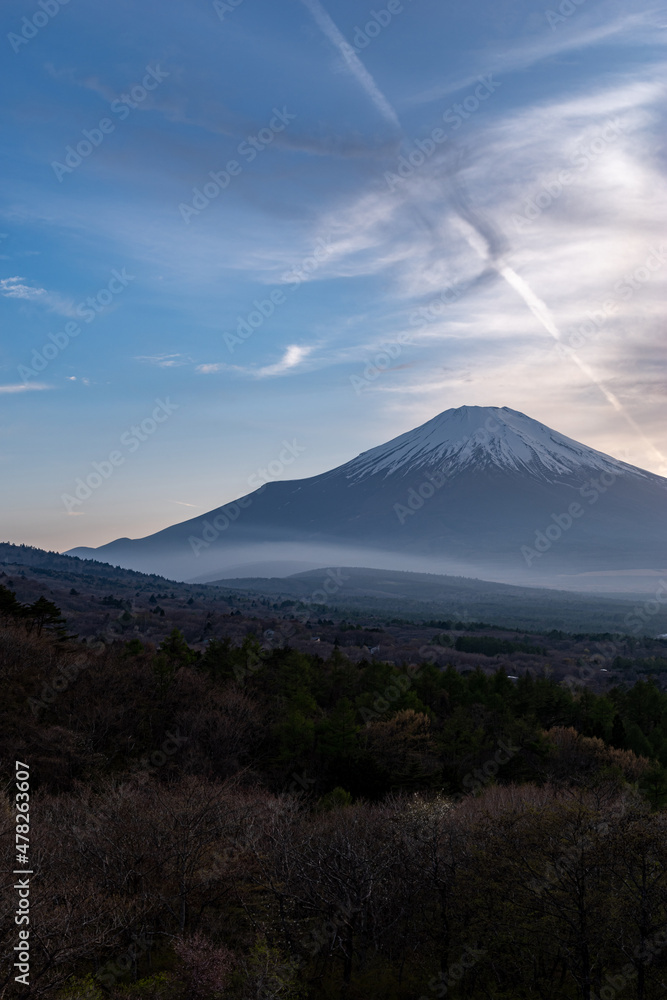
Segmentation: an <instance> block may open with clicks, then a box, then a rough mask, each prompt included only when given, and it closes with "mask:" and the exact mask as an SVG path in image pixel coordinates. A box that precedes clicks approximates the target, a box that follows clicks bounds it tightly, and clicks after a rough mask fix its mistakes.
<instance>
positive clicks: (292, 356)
mask: <svg viewBox="0 0 667 1000" xmlns="http://www.w3.org/2000/svg"><path fill="white" fill-rule="evenodd" d="M312 350H313V348H312V347H307V346H304V345H300V344H290V346H289V347H288V348H287V350H286V351H285V353H284V354H283V356H282V358H281V359H280V361H278V362H277V364H274V365H266V366H265V367H264V368H259V369H258V370H257V371H256V372H255V373H254V374H255V375H256V376H257V378H268V377H270V376H272V375H284V374H285V373H286V372H288V371H291V370H292V368H296V367H297V366H298V365H300V364H301V362H302V361H303V360H304V359H305V358H307V357H308V355H309V354H310V353H311V352H312Z"/></svg>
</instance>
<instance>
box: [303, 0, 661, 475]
mask: <svg viewBox="0 0 667 1000" xmlns="http://www.w3.org/2000/svg"><path fill="white" fill-rule="evenodd" d="M301 2H302V3H303V4H304V6H305V7H307V8H308V10H309V11H310V13H311V14H312V15H313V17H314V19H315V21H316V22H317V24H318V25H319V27H320V28H321V29H322V31H323V32H324V34H325V35H326V37H327V38H328V39H329V41H330V42H331V43H332V44H333V45H334V46H335V47H336V48H337V49H338V50H339V52H340V53H341V55H342V56H343V59H344V60H345V62H346V63H347V65H348V68H349V70H350V72H351V73H352V74H353V75H354V76H355V77H356V78H357V80H358V81H359V83H360V84H361V86H362V87H363V88H364V90H365V91H366V93H367V94H368V96H369V97H370V99H371V100H372V102H373V104H374V105H375V107H376V108H377V109H378V111H379V112H380V114H381V115H382V117H383V118H384V119H385V121H387V122H389V123H390V124H391V125H392V126H393V127H394V128H395V129H396V130H397V131H398V132H399V133H401V135H402V142H405V140H406V137H405V135H404V134H403V129H402V126H401V123H400V121H399V118H398V115H397V114H396V111H395V110H394V108H393V107H392V106H391V104H390V103H389V101H388V100H387V98H386V97H385V96H384V94H383V93H382V91H381V90H380V88H379V87H378V85H377V84H376V82H375V80H374V79H373V77H372V76H371V74H370V73H369V72H368V70H367V69H366V67H365V66H364V65H363V63H362V62H361V60H360V59H359V58H358V56H357V54H356V53H355V51H354V49H353V48H352V46H351V45H350V44H349V43H348V42H346V41H345V38H344V37H343V35H342V33H341V32H340V31H339V29H338V27H337V26H336V24H335V23H334V22H333V20H332V19H331V17H330V16H329V14H328V13H327V12H326V10H325V9H324V7H323V6H322V4H321V2H320V0H301ZM458 159H459V163H458V164H456V165H454V167H453V168H450V170H448V171H447V176H448V180H449V181H450V186H451V194H452V203H453V205H454V208H455V210H456V211H457V212H458V214H459V216H460V217H461V218H462V219H463V220H464V221H465V222H467V223H468V225H469V226H470V227H471V228H472V229H474V230H475V232H476V233H477V234H478V235H479V236H481V238H482V240H483V241H484V244H485V246H486V248H487V253H486V255H485V254H484V253H483V252H482V251H481V249H480V247H479V246H475V244H474V243H473V241H472V240H470V239H469V240H468V242H469V243H470V244H471V246H474V248H475V249H476V250H477V252H478V253H479V255H480V257H481V258H482V259H483V260H486V263H487V267H488V268H490V269H491V270H493V271H495V272H496V274H498V275H499V276H500V277H501V278H503V279H504V280H505V281H506V282H507V284H508V285H509V286H510V288H513V289H514V291H515V292H516V293H517V294H518V295H519V296H520V298H521V299H522V300H523V301H524V302H525V303H526V305H527V306H528V308H529V309H530V311H531V312H532V314H533V315H534V316H535V318H536V319H537V320H539V322H540V323H541V324H542V326H543V327H544V329H545V330H546V331H547V333H549V334H550V335H551V336H552V337H553V338H554V340H555V341H557V342H558V343H559V344H561V346H562V347H564V348H565V350H566V352H567V354H568V355H569V357H571V358H572V360H573V361H574V363H575V364H576V365H577V366H578V368H579V369H580V371H581V372H582V373H583V374H584V375H585V376H586V378H588V379H590V381H591V383H592V384H593V385H594V386H596V388H597V389H598V390H599V391H600V392H601V393H602V395H603V396H604V398H605V399H606V400H607V402H608V403H609V404H610V406H612V407H613V408H614V410H615V411H616V412H617V413H619V414H620V415H621V416H622V417H623V418H624V420H625V421H626V422H627V423H628V424H629V426H630V427H631V428H632V429H633V431H634V432H635V433H636V434H637V435H638V436H639V438H640V439H641V440H642V441H643V443H644V445H645V446H646V447H648V448H649V449H650V451H652V452H653V453H654V454H655V455H656V456H657V457H658V458H659V460H660V462H661V465H662V467H663V468H665V469H667V458H666V457H665V456H664V455H663V454H662V452H661V451H660V450H659V449H658V448H656V446H655V445H654V444H653V442H651V441H649V439H648V438H647V437H646V435H645V434H644V432H643V431H642V429H641V427H639V425H638V424H637V423H636V421H635V420H634V418H633V417H632V416H631V415H630V414H629V413H628V412H627V410H626V409H625V407H624V406H623V404H622V403H621V401H620V400H619V399H618V397H617V396H615V395H614V393H613V392H611V390H609V389H608V388H607V387H606V385H605V384H604V383H603V382H602V381H600V379H599V378H598V377H597V376H596V375H595V372H593V371H592V369H590V368H589V367H588V365H587V364H586V363H585V362H584V361H582V360H581V358H580V357H579V356H578V355H577V354H576V352H575V351H573V350H572V348H571V347H569V346H567V345H565V344H563V341H562V337H561V334H560V330H559V329H558V326H557V324H556V321H555V319H554V317H553V314H552V313H551V310H550V309H549V307H548V306H547V305H546V303H545V302H543V301H542V299H541V298H540V297H539V296H538V295H536V294H535V292H534V291H533V290H532V288H531V287H530V285H529V284H528V282H527V281H526V279H525V278H522V277H521V275H519V274H517V272H516V271H515V270H514V268H512V267H510V266H509V265H508V264H505V263H503V262H502V255H503V253H504V251H505V240H504V237H503V235H502V234H501V233H500V232H498V230H497V229H496V228H495V227H494V226H493V224H492V223H491V222H490V221H489V220H488V219H485V218H483V217H482V216H481V215H480V213H479V212H477V211H475V210H474V209H473V208H472V206H471V204H470V202H469V199H468V198H467V196H466V193H465V192H464V189H463V187H462V185H461V183H460V181H458V180H455V179H454V178H455V175H456V174H457V173H458V171H459V169H460V154H459V157H458ZM415 208H416V211H417V214H418V216H419V217H420V219H421V221H422V222H423V223H424V224H426V226H427V227H428V228H429V229H430V231H431V234H432V236H433V239H434V242H439V237H437V236H436V233H435V228H434V227H433V226H432V225H431V224H430V222H429V220H428V219H426V217H425V215H424V214H423V213H422V212H421V210H420V209H419V208H418V207H416V206H415ZM485 273H488V271H487V272H485Z"/></svg>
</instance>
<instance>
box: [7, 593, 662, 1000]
mask: <svg viewBox="0 0 667 1000" xmlns="http://www.w3.org/2000/svg"><path fill="white" fill-rule="evenodd" d="M57 611H58V609H57V608H55V612H57ZM55 612H54V613H53V615H52V617H51V618H50V619H48V620H43V621H41V622H35V621H34V620H33V619H31V618H30V616H28V618H26V619H25V620H24V619H23V618H22V615H21V611H20V608H19V609H18V610H17V607H16V606H15V605H12V604H11V601H6V602H5V607H4V611H3V628H2V630H1V631H0V670H1V680H0V684H1V686H2V693H3V698H2V708H1V710H0V711H1V715H0V741H1V743H0V746H1V751H0V753H1V759H2V762H3V771H4V774H3V778H4V779H5V781H6V782H9V780H10V779H11V777H12V771H13V766H14V764H13V762H14V760H15V759H20V760H23V761H27V762H28V763H29V764H30V770H31V782H32V791H33V801H32V806H31V813H32V841H33V844H34V857H33V859H32V862H31V863H32V865H33V868H34V871H35V875H34V876H33V880H32V886H33V889H32V893H33V898H32V916H31V920H32V926H33V927H34V931H33V936H32V939H31V940H32V948H33V950H32V953H31V961H32V974H31V981H32V986H31V988H30V992H29V994H27V993H26V990H25V988H23V987H15V986H14V984H13V974H12V972H11V970H10V968H9V966H10V962H9V958H8V956H9V954H11V950H12V948H13V946H14V944H15V928H14V926H13V924H12V920H11V912H12V907H13V906H15V899H14V895H13V890H12V888H11V884H12V883H11V880H7V882H6V885H5V888H4V890H3V909H4V911H5V915H6V919H5V920H3V932H4V935H5V936H4V938H3V942H2V947H3V952H4V954H5V956H6V958H5V959H4V960H3V966H2V969H3V977H4V979H3V985H4V987H5V993H4V994H3V995H6V996H14V995H21V994H22V995H30V996H34V997H38V996H54V997H58V998H60V1000H69V998H72V1000H74V998H79V997H82V998H83V997H87V998H90V1000H92V998H102V997H107V996H110V997H114V998H116V997H117V998H120V997H127V998H131V997H147V996H150V997H163V998H165V1000H168V998H183V1000H185V998H186V997H187V998H190V997H192V998H201V1000H206V998H214V997H229V998H236V997H239V998H251V997H252V998H256V997H257V998H258V997H285V998H296V997H303V998H316V997H323V998H324V997H326V998H328V997H340V996H344V997H352V998H361V997H369V996H373V997H387V998H397V1000H398V998H401V1000H402V998H406V1000H407V998H411V1000H412V998H413V1000H419V998H428V1000H431V998H433V997H443V996H451V997H470V998H487V997H493V998H494V1000H496V998H497V1000H500V998H515V997H525V998H533V997H535V998H538V997H540V998H542V997H556V998H563V1000H565V998H568V1000H569V998H573V1000H574V998H580V997H581V998H584V1000H591V998H593V997H598V996H601V997H607V996H612V995H613V996H614V997H618V998H626V997H628V998H629V997H642V998H645V1000H653V998H659V997H662V996H664V995H665V987H664V985H663V983H664V979H665V975H666V973H667V960H666V956H667V948H666V945H667V838H666V837H665V832H666V831H665V815H666V814H665V812H664V807H665V804H666V803H667V693H665V692H663V691H662V690H661V688H660V686H659V685H658V683H657V681H656V680H655V679H652V678H650V677H648V678H647V679H643V680H640V681H638V682H637V683H634V684H632V685H617V686H614V687H611V688H609V689H607V690H605V691H603V692H602V691H600V692H595V691H592V690H590V689H587V688H585V687H584V686H582V685H573V684H570V685H567V684H563V683H561V682H560V681H557V680H555V679H554V678H552V677H549V676H547V675H542V676H538V675H536V674H535V672H534V671H528V670H526V671H524V672H523V673H522V674H521V675H520V676H518V677H517V679H515V680H512V679H511V678H510V677H508V676H507V672H506V670H505V669H504V667H503V666H497V667H496V669H495V671H493V670H490V669H486V670H485V669H482V668H481V667H477V668H476V669H468V672H467V673H462V672H461V671H460V670H457V669H455V668H454V667H453V666H451V665H449V666H447V665H437V664H435V663H432V662H423V663H412V664H410V663H406V664H399V665H394V664H390V663H386V662H383V661H382V660H381V659H378V658H366V659H362V660H360V661H357V662H353V661H351V660H349V659H348V658H347V657H346V656H345V655H344V652H343V651H342V650H341V649H340V648H338V647H335V646H334V647H331V649H330V651H329V652H328V653H327V654H326V655H324V656H323V655H317V653H314V652H305V651H303V650H297V649H294V648H290V646H289V644H282V645H280V646H277V645H275V644H273V643H272V642H271V641H270V640H267V639H266V638H262V637H259V636H257V637H252V636H251V635H246V637H245V638H244V639H243V640H242V641H241V642H240V643H234V642H232V641H231V640H230V639H229V638H213V639H211V640H210V641H209V642H208V643H207V645H206V647H205V648H204V649H203V650H202V649H193V648H192V647H191V646H190V645H189V644H188V643H187V642H186V641H185V639H184V637H183V635H182V633H180V632H179V630H178V629H173V630H172V632H171V634H170V635H168V636H167V637H166V638H165V639H164V640H163V641H162V642H161V643H160V644H159V645H158V646H157V647H155V646H151V645H150V644H144V643H142V642H140V641H139V640H138V639H130V640H129V641H128V640H126V641H123V640H120V639H119V640H116V641H114V642H111V643H106V644H105V643H102V642H99V643H95V644H93V645H90V644H82V643H81V642H80V641H78V640H75V639H71V638H69V639H68V638H67V637H66V635H67V630H65V632H64V633H63V626H62V622H61V621H60V620H59V617H58V615H57V614H55ZM461 639H463V640H464V641H463V642H461V641H460V640H461ZM474 641H475V637H474V636H470V637H469V638H466V637H465V636H462V637H460V638H459V640H457V642H456V643H454V645H458V646H459V647H461V646H463V647H464V649H465V647H466V645H468V646H469V645H470V643H474ZM502 641H503V640H495V642H496V643H498V642H502ZM505 641H506V640H505ZM477 642H478V643H481V644H482V645H484V644H485V643H486V653H487V654H498V653H499V652H500V653H503V650H500V651H499V650H498V649H497V648H496V646H493V640H489V639H488V638H485V637H484V636H480V637H478V638H477ZM489 642H491V646H489ZM524 645H525V644H524ZM491 647H493V648H491ZM528 648H529V650H530V652H526V651H525V650H524V651H523V652H521V655H525V656H529V655H530V656H536V657H539V658H541V659H543V658H544V657H543V654H544V650H542V649H541V648H540V647H539V646H537V647H535V648H533V647H532V646H530V644H528ZM442 651H443V654H444V655H445V657H446V656H447V655H448V652H449V653H451V655H452V656H454V655H455V654H456V653H457V650H455V649H454V648H452V647H451V646H450V647H449V649H448V647H447V646H446V645H445V646H443V647H442ZM318 652H319V650H318ZM504 652H505V653H506V652H507V650H504ZM458 655H471V654H470V653H465V652H464V651H459V653H458ZM512 655H518V654H515V653H514V652H513V653H512ZM489 662H490V663H491V662H492V661H489ZM8 787H9V789H10V792H11V784H9V785H8ZM11 806H12V801H11V799H7V800H6V805H5V807H4V809H3V826H4V830H5V836H6V838H7V839H8V835H9V831H10V830H11V829H12V827H13V823H14V820H13V815H12V812H11ZM12 832H13V831H12ZM605 990H607V992H606V993H605V992H604V991H605ZM609 990H613V991H614V992H613V994H612V993H610V992H609Z"/></svg>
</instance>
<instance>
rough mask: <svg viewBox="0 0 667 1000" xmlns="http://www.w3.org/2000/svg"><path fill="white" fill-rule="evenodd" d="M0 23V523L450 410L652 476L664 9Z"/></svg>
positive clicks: (84, 513)
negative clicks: (538, 430) (545, 434)
mask: <svg viewBox="0 0 667 1000" xmlns="http://www.w3.org/2000/svg"><path fill="white" fill-rule="evenodd" d="M2 29H3V30H2V32H1V33H0V44H2V45H4V48H5V52H4V58H3V59H2V62H1V64H0V65H1V67H2V68H1V70H0V72H1V73H2V76H3V78H4V92H5V95H6V96H5V100H4V102H3V105H2V112H1V113H2V115H3V117H4V119H5V121H4V136H5V142H4V150H3V156H2V170H3V183H2V196H1V204H2V208H1V212H2V219H1V220H0V229H1V232H2V235H1V237H0V256H1V265H2V267H1V268H0V275H1V277H0V322H1V323H2V351H1V354H0V401H1V403H2V409H3V417H4V419H3V421H2V431H1V438H0V469H1V471H2V476H3V485H4V489H3V500H2V520H3V526H4V531H3V532H2V536H3V538H4V539H7V540H10V541H16V542H26V543H29V544H36V545H40V546H44V547H48V548H55V549H58V550H64V549H67V548H69V547H72V546H74V545H97V544H102V543H104V542H106V541H110V540H111V539H113V538H116V537H119V536H130V537H139V536H142V535H145V534H149V533H151V532H152V531H156V530H159V529H160V528H163V527H165V526H167V525H168V524H171V523H174V522H176V521H179V520H183V519H185V518H186V517H191V516H195V515H197V514H198V513H203V512H204V511H206V510H209V509H211V508H213V507H216V506H219V505H220V504H222V503H224V502H227V501H229V500H232V499H234V498H235V497H238V496H241V495H243V494H245V493H247V492H249V491H250V489H251V488H252V487H251V486H250V485H249V480H250V479H252V477H253V476H255V477H256V476H257V474H258V470H262V469H268V468H269V463H271V465H270V469H271V471H270V472H269V476H275V477H277V478H302V477H304V476H309V475H314V474H316V473H319V472H322V471H324V470H326V469H328V468H331V467H333V466H335V465H338V464H340V463H342V462H344V461H346V460H348V459H350V458H352V457H353V456H354V455H356V454H357V453H358V452H360V451H362V450H364V449H366V448H369V447H372V446H374V445H376V444H379V443H381V442H383V441H386V440H388V439H389V438H391V437H393V436H395V435H397V434H399V433H402V432H403V431H405V430H408V429H409V428H411V427H413V426H416V425H418V424H420V423H422V422H423V421H425V420H427V419H429V418H430V417H432V416H434V415H435V414H436V413H438V412H440V411H442V410H444V409H447V408H449V407H453V406H460V405H463V404H475V405H498V406H503V405H506V406H510V407H512V408H514V409H517V410H521V411H523V412H525V413H527V414H529V415H530V416H532V417H534V418H536V419H538V420H542V421H544V422H545V423H547V424H550V425H551V426H553V427H555V428H557V429H558V430H559V431H561V432H563V433H566V434H569V435H570V436H572V437H574V438H577V439H578V440H581V441H584V442H585V443H587V444H589V445H591V446H593V447H596V448H599V449H601V450H603V451H607V452H609V453H611V454H613V455H614V456H616V457H619V458H622V459H624V460H626V461H630V462H633V463H635V464H638V465H641V466H643V467H645V468H649V469H652V470H654V471H657V472H662V473H663V474H667V465H666V464H665V459H664V458H663V455H664V454H667V435H666V432H665V424H664V401H665V393H666V390H665V381H664V341H665V320H664V305H663V303H664V293H665V287H666V285H667V227H666V226H665V221H666V218H665V216H666V215H667V200H666V198H665V193H666V192H665V169H666V166H667V160H666V150H665V134H666V131H665V120H664V119H665V83H666V79H665V77H666V70H665V64H664V58H663V53H664V43H665V38H666V36H667V8H666V7H665V6H664V5H662V6H660V5H656V4H652V3H649V2H644V0H636V2H635V3H633V4H632V6H631V7H628V6H627V5H622V4H620V3H612V2H607V0H583V2H580V3H578V4H575V2H574V0H561V3H560V5H558V4H555V3H554V4H552V5H549V4H543V3H542V0H512V2H511V3H509V2H502V0H501V2H498V0H493V2H490V0H470V2H468V3H466V4H443V3H442V2H440V0H404V2H403V3H399V2H397V0H392V3H391V4H388V3H385V2H384V0H379V2H378V3H377V4H376V5H375V6H373V5H366V4H365V3H363V2H360V0H355V2H351V0H349V2H348V0H335V3H334V2H333V0H328V2H323V3H320V2H319V0H281V2H278V3H276V2H275V0H274V2H269V0H241V2H240V3H239V2H238V0H235V2H234V3H224V2H220V0H218V2H217V3H215V4H214V3H211V2H207V0H200V2H197V3H195V2H188V0H161V2H159V3H156V2H146V3H143V4H136V3H130V2H129V0H115V2H114V3H113V4H109V3H103V2H101V0H86V2H85V3H84V2H83V0H69V2H68V3H66V4H64V5H62V6H61V5H60V4H59V3H58V0H42V3H41V5H40V3H39V2H37V0H35V2H34V3H33V2H28V0H6V2H5V3H4V4H3V10H2ZM399 168H400V169H399ZM211 175H213V176H214V177H215V176H217V180H214V179H213V178H212V176H211ZM207 185H208V186H207ZM158 400H159V401H160V402H159V403H158V402H156V401H158ZM162 404H164V407H163V408H162V409H160V406H161V405H162ZM156 411H157V415H156ZM133 428H134V430H133ZM284 441H288V442H290V443H296V447H294V448H293V451H294V452H295V454H294V456H293V460H292V461H290V462H289V463H282V462H281V461H280V460H279V456H280V455H281V454H283V455H284V454H285V447H284V444H283V442H284ZM111 455H114V456H115V458H114V459H111V460H110V456H111ZM96 470H97V471H96ZM93 473H95V475H96V476H97V479H99V480H100V482H99V483H98V484H97V479H95V478H93V482H95V483H96V485H95V487H94V488H93V489H90V488H89V489H88V492H89V494H90V495H89V496H85V497H84V499H83V500H81V502H80V503H77V504H73V503H71V502H70V503H68V502H67V501H66V500H65V501H64V500H63V496H69V497H74V498H75V499H77V497H76V496H75V492H74V491H75V489H76V487H77V484H78V483H79V482H81V481H85V480H86V479H87V478H88V477H90V476H91V474H93ZM254 481H255V482H256V478H255V480H254ZM83 492H84V493H85V492H86V491H85V490H84V491H83ZM80 493H81V491H80Z"/></svg>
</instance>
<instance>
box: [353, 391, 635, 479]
mask: <svg viewBox="0 0 667 1000" xmlns="http://www.w3.org/2000/svg"><path fill="white" fill-rule="evenodd" d="M421 467H425V468H427V469H432V468H433V467H438V468H439V469H440V471H441V472H443V473H444V474H446V475H447V476H448V477H450V476H454V475H457V474H458V473H460V472H463V471H464V470H465V469H470V468H476V469H484V468H487V469H488V468H490V467H496V468H498V469H501V470H504V471H513V472H522V473H528V474H530V475H531V476H536V477H538V478H540V479H544V480H547V481H551V480H553V479H554V478H557V477H560V476H568V475H573V474H576V473H577V472H578V471H580V470H582V469H585V470H587V471H590V470H597V471H599V472H609V473H612V474H613V475H614V476H618V475H635V476H639V477H641V478H647V477H648V475H649V474H648V473H646V472H643V471H642V470H641V469H637V468H635V467H634V466H632V465H627V464H626V463H625V462H620V461H618V460H617V459H614V458H611V456H609V455H605V454H603V453H602V452H599V451H596V450H595V449H594V448H588V447H587V446H586V445H582V444H580V443H579V442H577V441H574V440H572V438H568V437H566V436H565V435H564V434H559V433H558V432H557V431H554V430H552V429H551V428H550V427H547V426H546V425H545V424H541V423H540V422H539V421H538V420H533V419H532V418H531V417H527V416H526V415H525V414H523V413H519V412H518V411H517V410H511V409H510V408H509V407H507V406H502V407H498V406H459V407H457V408H456V409H451V410H445V411H444V412H443V413H439V414H438V416H436V417H433V418H432V419H431V420H428V421H427V422H426V423H425V424H422V425H421V426H420V427H416V428H415V429H414V430H412V431H408V432H407V433H405V434H401V435H399V437H396V438H394V439H393V440H391V441H388V442H387V443H386V444H383V445H380V446H379V447H377V448H371V449H370V450H369V451H365V452H362V454H361V455H359V456H358V457H357V458H355V459H353V460H352V461H351V462H348V463H347V465H346V466H344V467H343V468H344V469H345V474H346V476H347V478H349V479H352V480H358V479H362V478H365V477H366V476H370V475H378V474H384V475H391V474H393V473H396V472H399V471H400V472H401V474H404V473H406V472H409V471H410V470H412V469H418V468H421Z"/></svg>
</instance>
